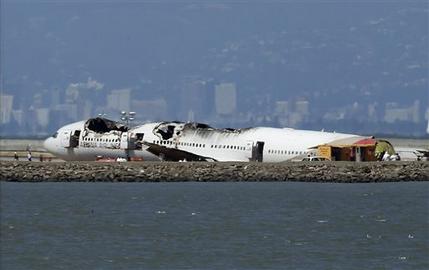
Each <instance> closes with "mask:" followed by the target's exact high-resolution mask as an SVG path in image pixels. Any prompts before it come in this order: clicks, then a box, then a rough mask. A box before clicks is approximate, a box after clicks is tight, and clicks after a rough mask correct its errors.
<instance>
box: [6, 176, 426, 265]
mask: <svg viewBox="0 0 429 270" xmlns="http://www.w3.org/2000/svg"><path fill="white" fill-rule="evenodd" d="M428 203H429V183H383V184H316V183H116V184H115V183H37V184H29V183H1V258H0V260H1V265H0V266H1V269H429V262H428V254H429V223H428V222H429V221H428V217H429V212H428V211H429V210H428Z"/></svg>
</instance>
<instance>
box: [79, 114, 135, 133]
mask: <svg viewBox="0 0 429 270" xmlns="http://www.w3.org/2000/svg"><path fill="white" fill-rule="evenodd" d="M85 128H87V129H89V130H91V131H94V132H96V133H106V132H110V131H113V130H114V131H120V132H126V131H128V127H126V126H125V125H123V124H121V123H119V122H116V121H113V120H109V119H106V118H101V117H96V118H90V119H88V121H86V122H85Z"/></svg>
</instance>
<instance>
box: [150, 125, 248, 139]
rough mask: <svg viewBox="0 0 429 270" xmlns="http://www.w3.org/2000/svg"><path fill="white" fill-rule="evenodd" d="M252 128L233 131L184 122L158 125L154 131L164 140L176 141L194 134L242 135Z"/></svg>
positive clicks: (204, 135)
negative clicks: (186, 135)
mask: <svg viewBox="0 0 429 270" xmlns="http://www.w3.org/2000/svg"><path fill="white" fill-rule="evenodd" d="M249 129H250V128H243V129H231V128H223V129H217V128H213V127H211V126H209V125H207V124H203V123H194V122H190V123H184V122H176V121H175V122H162V123H160V124H158V125H157V126H156V127H155V128H154V129H153V133H154V134H155V135H157V136H158V137H160V138H162V139H163V140H169V139H175V138H178V137H181V136H184V135H185V134H193V135H196V136H201V137H207V136H213V135H214V134H224V135H227V134H231V135H232V134H240V133H242V132H244V131H247V130H249Z"/></svg>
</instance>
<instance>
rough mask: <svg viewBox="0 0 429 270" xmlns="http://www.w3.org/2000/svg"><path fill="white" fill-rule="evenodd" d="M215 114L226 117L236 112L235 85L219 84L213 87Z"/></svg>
mask: <svg viewBox="0 0 429 270" xmlns="http://www.w3.org/2000/svg"><path fill="white" fill-rule="evenodd" d="M215 109H216V114H218V115H223V116H228V115H232V114H233V113H235V112H236V110H237V89H236V87H235V83H221V84H218V85H216V86H215Z"/></svg>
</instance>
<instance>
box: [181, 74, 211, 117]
mask: <svg viewBox="0 0 429 270" xmlns="http://www.w3.org/2000/svg"><path fill="white" fill-rule="evenodd" d="M208 99H209V97H208V91H207V84H206V81H205V80H202V79H200V78H198V77H196V76H189V77H185V78H184V80H183V81H182V84H181V89H180V113H179V117H180V118H181V120H186V121H194V120H199V119H201V118H204V117H205V116H206V115H207V114H208V113H209V106H208V105H209V104H208ZM189 116H192V117H191V118H192V119H190V118H189ZM195 118H196V119H195Z"/></svg>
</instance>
